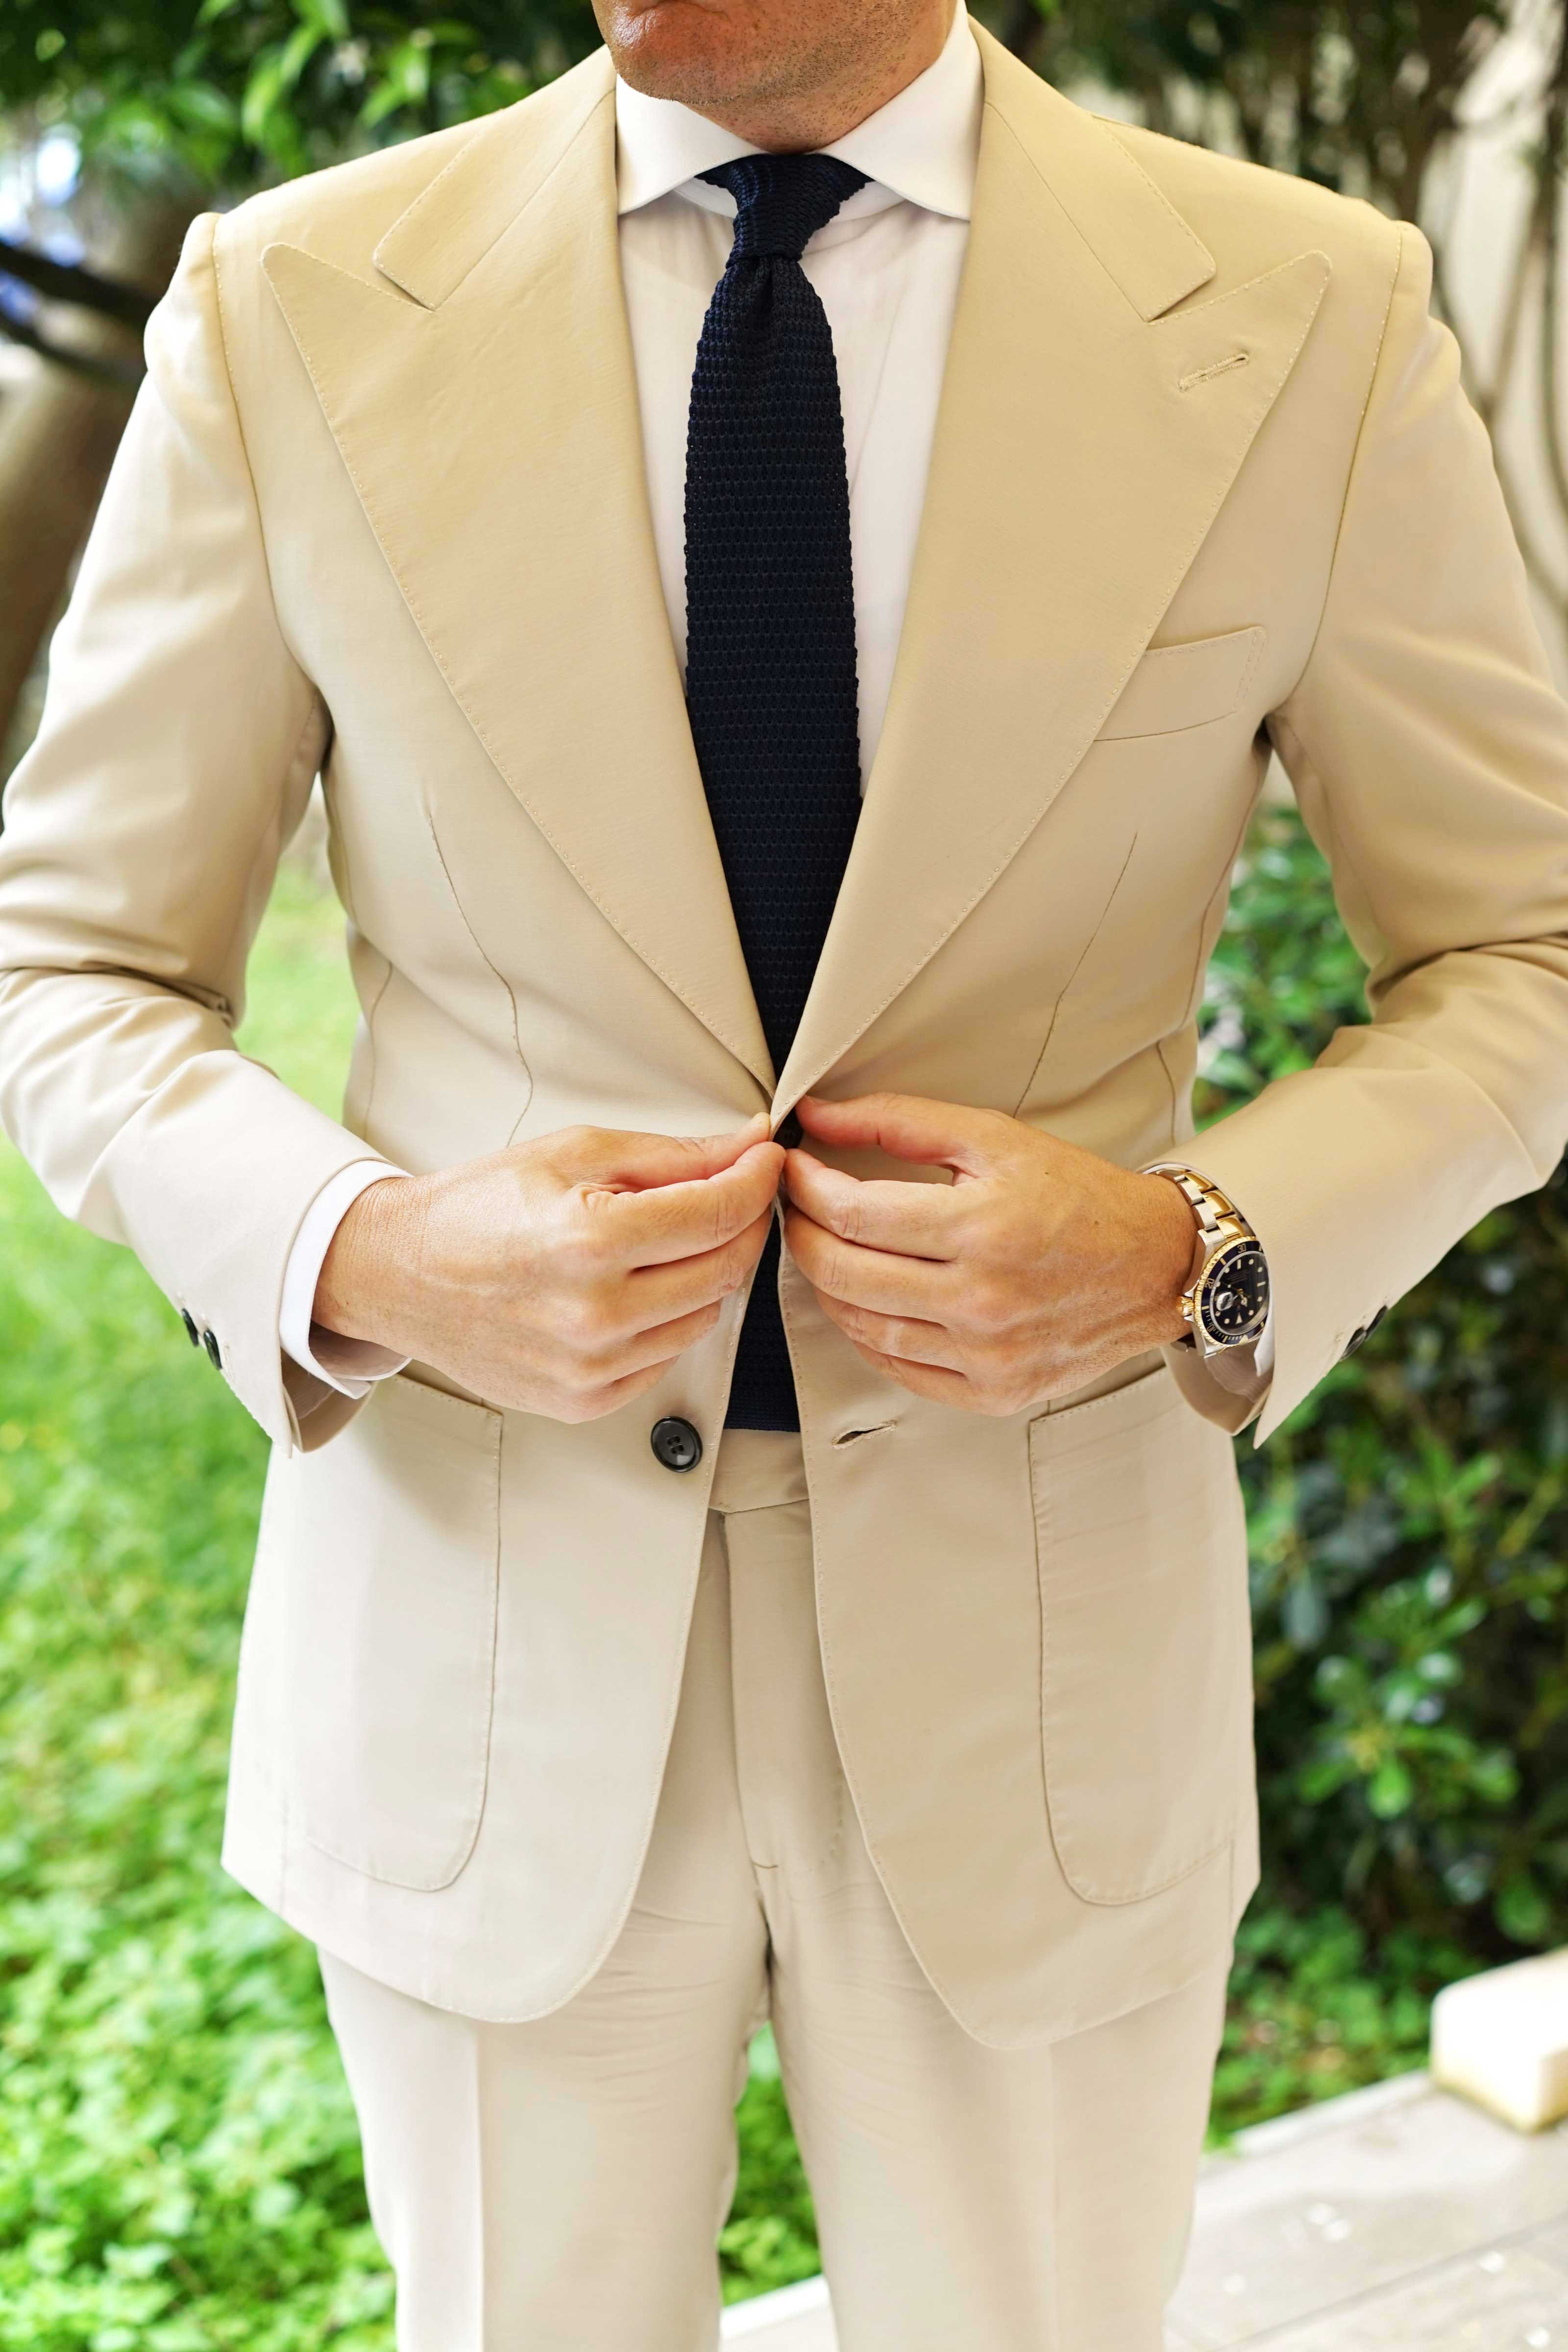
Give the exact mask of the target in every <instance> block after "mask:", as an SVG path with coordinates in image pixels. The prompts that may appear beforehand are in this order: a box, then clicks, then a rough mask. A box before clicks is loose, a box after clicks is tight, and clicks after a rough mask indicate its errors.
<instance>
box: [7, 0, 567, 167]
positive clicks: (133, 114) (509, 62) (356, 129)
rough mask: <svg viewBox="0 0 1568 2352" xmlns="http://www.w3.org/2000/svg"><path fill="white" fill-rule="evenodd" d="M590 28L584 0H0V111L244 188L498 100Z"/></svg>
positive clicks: (102, 150) (123, 158)
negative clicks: (388, 1) (17, 112)
mask: <svg viewBox="0 0 1568 2352" xmlns="http://www.w3.org/2000/svg"><path fill="white" fill-rule="evenodd" d="M597 37H598V36H597V33H596V30H595V25H594V18H593V13H592V10H591V9H590V7H589V5H588V0H526V5H518V4H517V0H456V5H453V6H450V7H448V6H446V5H440V0H437V5H431V0H398V5H393V6H386V5H382V6H376V5H363V0H110V5H107V6H105V5H100V0H5V5H3V6H0V106H13V107H15V106H22V105H26V106H28V107H30V108H32V109H34V110H36V111H37V116H38V118H39V119H40V120H42V121H45V122H49V121H70V122H72V123H74V124H75V126H76V127H77V128H78V129H79V131H80V132H81V133H82V136H83V139H84V141H85V142H86V144H87V147H88V150H89V153H96V154H98V155H100V156H102V157H104V158H105V159H107V160H110V161H112V162H114V163H116V164H119V165H121V166H123V165H124V164H125V163H127V162H128V161H141V162H142V163H149V162H151V163H162V164H165V165H167V164H171V163H172V164H174V165H176V166H178V167H179V168H180V169H182V170H183V171H184V173H187V174H189V175H190V176H191V177H193V178H194V179H195V181H196V182H198V183H199V184H201V185H202V186H204V187H209V188H216V187H235V188H238V189H239V190H240V191H241V192H243V190H244V189H245V188H247V187H248V186H250V185H252V184H257V183H259V182H265V181H269V180H275V179H283V178H288V177H289V176H291V175H292V174H294V173H300V172H304V171H309V170H310V169H312V168H313V167H315V166H317V165H319V164H322V163H332V162H335V161H336V160H338V159H339V158H340V157H342V156H343V155H347V154H353V153H355V152H359V151H360V150H362V149H363V148H365V147H368V146H370V145H373V144H374V143H376V142H381V141H384V140H386V139H389V138H406V137H409V136H412V135H413V134H414V133H415V132H416V131H429V130H436V129H439V128H440V127H442V126H443V125H445V124H447V123H452V122H461V121H468V119H469V118H470V117H471V116H476V115H480V114H485V113H488V112H489V111H490V110H492V109H494V108H496V107H498V106H505V105H508V104H510V101H511V100H513V99H516V98H521V97H524V96H526V94H527V92H528V91H529V90H531V89H534V88H536V87H537V86H538V84H539V83H541V82H542V81H547V80H549V79H550V78H551V77H552V75H553V74H556V73H559V72H560V71H561V70H562V68H563V67H565V66H567V65H570V64H571V63H572V62H573V61H574V59H575V58H579V57H582V56H584V55H585V54H586V53H587V51H588V50H589V49H590V48H591V47H594V46H595V42H596V40H597Z"/></svg>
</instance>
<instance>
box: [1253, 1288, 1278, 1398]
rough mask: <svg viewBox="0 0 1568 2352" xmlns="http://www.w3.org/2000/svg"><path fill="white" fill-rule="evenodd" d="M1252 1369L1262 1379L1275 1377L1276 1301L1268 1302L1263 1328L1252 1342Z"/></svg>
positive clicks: (1269, 1379) (1268, 1379) (1267, 1379)
mask: <svg viewBox="0 0 1568 2352" xmlns="http://www.w3.org/2000/svg"><path fill="white" fill-rule="evenodd" d="M1252 1369H1253V1370H1254V1371H1255V1372H1256V1373H1257V1374H1258V1379H1259V1380H1260V1381H1271V1380H1272V1379H1273V1378H1274V1302H1273V1300H1272V1299H1270V1300H1269V1302H1268V1314H1267V1315H1266V1316H1265V1317H1264V1318H1263V1328H1262V1330H1261V1331H1259V1333H1258V1337H1257V1339H1255V1340H1254V1341H1253V1344H1252Z"/></svg>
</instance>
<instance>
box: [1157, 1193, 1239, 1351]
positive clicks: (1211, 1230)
mask: <svg viewBox="0 0 1568 2352" xmlns="http://www.w3.org/2000/svg"><path fill="white" fill-rule="evenodd" d="M1143 1173H1144V1175H1145V1176H1168V1177H1169V1178H1170V1180H1171V1181H1172V1183H1173V1184H1174V1186H1175V1187H1176V1190H1177V1191H1178V1192H1180V1193H1181V1194H1182V1195H1183V1197H1184V1200H1185V1201H1186V1202H1187V1205H1188V1207H1189V1208H1190V1209H1191V1210H1192V1213H1193V1215H1194V1219H1195V1220H1196V1223H1197V1228H1198V1238H1199V1241H1200V1243H1201V1244H1202V1246H1203V1257H1202V1260H1201V1262H1200V1264H1199V1266H1198V1270H1197V1272H1196V1274H1195V1275H1194V1276H1193V1279H1192V1281H1191V1282H1190V1283H1189V1284H1188V1286H1187V1287H1186V1289H1185V1290H1184V1291H1183V1293H1182V1313H1183V1314H1184V1317H1185V1318H1186V1320H1187V1322H1188V1324H1189V1326H1190V1327H1191V1328H1190V1329H1189V1330H1188V1332H1187V1334H1186V1337H1185V1338H1184V1339H1183V1340H1182V1341H1181V1342H1180V1343H1179V1344H1180V1345H1182V1346H1184V1347H1188V1348H1196V1349H1197V1351H1198V1353H1199V1355H1200V1356H1215V1355H1218V1354H1219V1353H1220V1352H1221V1350H1222V1349H1226V1348H1244V1347H1247V1345H1249V1343H1250V1342H1251V1341H1252V1340H1254V1339H1258V1336H1259V1335H1260V1333H1261V1332H1262V1329H1263V1326H1264V1324H1265V1323H1266V1322H1267V1320H1268V1259H1267V1258H1266V1257H1265V1256H1264V1255H1263V1245H1262V1244H1261V1243H1260V1242H1259V1240H1258V1235H1257V1234H1255V1233H1254V1232H1253V1230H1252V1227H1251V1226H1250V1225H1249V1224H1248V1223H1247V1219H1246V1218H1245V1217H1244V1216H1243V1215H1242V1213H1241V1211H1240V1210H1239V1209H1238V1208H1237V1206H1236V1204H1235V1202H1232V1201H1229V1200H1227V1199H1226V1195H1225V1194H1224V1193H1223V1192H1221V1191H1220V1189H1219V1186H1218V1185H1217V1184H1211V1183H1210V1181H1209V1180H1208V1178H1207V1177H1206V1176H1200V1175H1199V1174H1198V1172H1197V1170H1196V1169H1195V1168H1188V1167H1186V1166H1184V1164H1183V1163H1182V1162H1181V1161H1180V1160H1155V1162H1154V1163H1153V1165H1152V1167H1149V1168H1145V1169H1144V1171H1143Z"/></svg>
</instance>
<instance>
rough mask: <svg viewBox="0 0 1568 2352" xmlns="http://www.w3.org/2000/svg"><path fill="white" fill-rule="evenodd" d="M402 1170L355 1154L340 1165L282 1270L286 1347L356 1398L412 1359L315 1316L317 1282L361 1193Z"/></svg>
mask: <svg viewBox="0 0 1568 2352" xmlns="http://www.w3.org/2000/svg"><path fill="white" fill-rule="evenodd" d="M403 1173H404V1171H403V1170H402V1169H401V1168H395V1167H394V1166H393V1165H392V1162H391V1161H390V1160H355V1161H354V1162H353V1166H352V1167H350V1168H340V1169H339V1171H338V1172H337V1174H336V1175H335V1176H330V1177H329V1178H328V1179H327V1181H326V1182H325V1183H324V1184H323V1185H322V1187H321V1191H320V1192H318V1193H317V1195H316V1197H315V1199H314V1200H313V1201H312V1202H311V1203H310V1207H309V1208H308V1209H307V1210H306V1212H305V1214H304V1216H303V1218H302V1219H301V1220H300V1230H299V1232H298V1233H297V1234H295V1236H294V1246H293V1248H292V1249H291V1250H290V1251H289V1263H288V1265H287V1266H286V1267H285V1268H284V1271H283V1305H282V1309H281V1312H280V1313H279V1318H278V1336H279V1339H280V1340H281V1341H282V1344H283V1352H284V1353H285V1355H287V1356H289V1357H291V1358H292V1359H293V1360H294V1362H295V1363H297V1364H298V1365H299V1366H300V1370H302V1371H307V1372H310V1373H311V1374H313V1376H314V1377H315V1378H316V1379H317V1380H319V1381H325V1382H326V1385H327V1386H328V1388H331V1389H336V1390H337V1391H338V1392H339V1394H340V1395H342V1396H346V1397H353V1398H355V1399H356V1400H357V1399H358V1398H360V1397H363V1396H366V1395H368V1394H369V1392H370V1391H371V1389H372V1388H373V1387H374V1384H375V1382H376V1381H384V1380H388V1379H390V1378H391V1376H392V1374H393V1373H394V1372H400V1371H401V1370H403V1367H404V1365H405V1363H406V1362H407V1361H408V1359H407V1357H406V1356H395V1355H394V1354H393V1352H392V1349H390V1348H382V1347H378V1346H377V1344H376V1343H375V1341H374V1339H344V1338H343V1336H342V1333H341V1332H339V1331H329V1330H328V1328H327V1327H326V1325H325V1324H324V1323H316V1322H312V1320H311V1308H312V1307H314V1305H315V1303H316V1285H317V1283H318V1282H319V1281H320V1280H321V1267H322V1265H323V1264H324V1263H325V1260H326V1255H327V1252H328V1250H329V1249H330V1248H331V1241H332V1235H333V1234H335V1233H336V1232H337V1230H338V1227H339V1226H340V1225H341V1224H342V1221H343V1219H344V1217H345V1216H346V1215H347V1214H348V1213H349V1210H350V1209H351V1208H352V1207H353V1203H354V1202H356V1201H357V1200H358V1199H359V1196H360V1194H361V1193H362V1192H367V1191H368V1190H369V1188H370V1186H371V1185H372V1184H379V1183H381V1182H383V1181H384V1179H385V1178H386V1177H388V1176H401V1175H402V1174H403Z"/></svg>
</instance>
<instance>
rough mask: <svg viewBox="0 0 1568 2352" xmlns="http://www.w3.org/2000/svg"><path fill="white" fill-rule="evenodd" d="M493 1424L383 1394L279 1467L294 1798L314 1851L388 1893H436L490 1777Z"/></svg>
mask: <svg viewBox="0 0 1568 2352" xmlns="http://www.w3.org/2000/svg"><path fill="white" fill-rule="evenodd" d="M500 1440H501V1416H500V1413H499V1412H490V1411H489V1409H488V1408H487V1407H485V1406H483V1405H476V1404H468V1403H466V1402H464V1401H463V1400H462V1399H461V1398H458V1397H450V1396H447V1395H446V1394H445V1393H444V1392H443V1391H441V1390H439V1389H433V1388H428V1387H426V1386H424V1385H422V1384H421V1383H420V1382H418V1381H411V1380H408V1379H406V1378H404V1377H398V1378H395V1379H393V1380H389V1381H381V1382H380V1383H379V1384H378V1385H377V1386H376V1388H375V1389H374V1390H373V1391H372V1392H371V1395H370V1397H369V1398H368V1400H367V1401H366V1402H365V1404H364V1405H363V1408H362V1410H361V1411H360V1412H358V1413H357V1414H356V1415H355V1417H354V1419H353V1421H352V1422H351V1423H349V1426H348V1427H347V1429H345V1430H344V1431H343V1432H342V1435H341V1436H339V1437H337V1438H335V1439H334V1440H333V1441H332V1443H331V1444H330V1445H325V1446H322V1447H321V1448H320V1450H319V1451H317V1452H316V1453H313V1454H296V1455H295V1456H294V1457H293V1459H292V1461H291V1462H290V1463H289V1465H288V1467H289V1473H290V1474H291V1483H292V1485H293V1493H292V1496H291V1504H292V1508H291V1512H290V1515H289V1517H290V1528H289V1558H288V1560H287V1565H286V1570H285V1577H286V1589H287V1592H288V1633H287V1649H288V1657H289V1727H290V1745H291V1755H290V1776H289V1777H290V1802H291V1805H292V1808H293V1811H294V1814H295V1818H296V1821H297V1822H298V1824H299V1827H300V1830H301V1832H303V1834H304V1836H305V1837H306V1838H307V1839H308V1840H309V1842H310V1844H312V1845H314V1846H317V1847H319V1848H320V1849H321V1852H322V1853H330V1854H331V1855H333V1856H335V1857H336V1859H337V1860H338V1861H340V1862H344V1863H347V1864H349V1865H350V1866H351V1867H352V1868H353V1869H355V1870H360V1871H363V1872H364V1874H366V1876H367V1877H370V1878H376V1879H381V1880H384V1881H385V1882H386V1883H387V1884H388V1885H394V1886H411V1887H419V1888H425V1889H430V1888H435V1887H439V1886H447V1885H450V1884H451V1882H452V1880H453V1879H454V1878H456V1877H457V1875H458V1872H459V1871H460V1870H461V1869H462V1867H463V1864H464V1863H465V1862H467V1860H468V1855H469V1853H471V1852H472V1850H473V1844H474V1840H475V1838H476V1837H477V1835H478V1834H479V1815H480V1813H481V1811H482V1810H483V1807H484V1800H485V1781H486V1777H487V1773H488V1770H489V1744H490V1709H491V1703H492V1698H493V1694H494V1684H495V1636H496V1606H497V1597H498V1591H499V1551H500Z"/></svg>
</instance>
